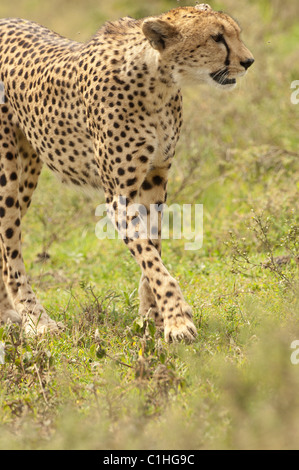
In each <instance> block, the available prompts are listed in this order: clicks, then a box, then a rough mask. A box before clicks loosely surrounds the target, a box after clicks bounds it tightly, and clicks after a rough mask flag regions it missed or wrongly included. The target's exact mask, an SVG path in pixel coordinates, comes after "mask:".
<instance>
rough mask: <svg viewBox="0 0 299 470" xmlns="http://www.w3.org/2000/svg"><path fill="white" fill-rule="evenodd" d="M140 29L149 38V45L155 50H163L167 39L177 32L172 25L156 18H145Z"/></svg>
mask: <svg viewBox="0 0 299 470" xmlns="http://www.w3.org/2000/svg"><path fill="white" fill-rule="evenodd" d="M142 31H143V34H144V36H145V37H146V38H147V39H148V40H149V42H150V45H151V46H152V47H153V48H154V49H156V50H157V51H163V50H164V49H165V48H166V47H167V42H168V40H169V39H171V38H173V37H175V36H176V35H177V34H178V31H177V29H176V28H175V27H174V26H172V25H171V24H170V23H168V22H167V21H163V20H160V19H158V18H147V19H146V20H144V21H143V23H142Z"/></svg>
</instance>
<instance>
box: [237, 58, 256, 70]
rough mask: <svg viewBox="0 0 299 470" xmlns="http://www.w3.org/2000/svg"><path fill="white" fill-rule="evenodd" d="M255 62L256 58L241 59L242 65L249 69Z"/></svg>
mask: <svg viewBox="0 0 299 470" xmlns="http://www.w3.org/2000/svg"><path fill="white" fill-rule="evenodd" d="M253 62H254V59H247V60H244V61H241V62H240V64H241V65H242V67H244V68H245V69H246V70H247V69H248V68H249V67H250V66H251V65H252V64H253Z"/></svg>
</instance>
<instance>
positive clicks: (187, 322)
mask: <svg viewBox="0 0 299 470" xmlns="http://www.w3.org/2000/svg"><path fill="white" fill-rule="evenodd" d="M120 173H122V172H120ZM141 174H142V172H141ZM137 175H138V173H137V172H136V173H135V177H134V179H132V178H129V179H128V180H126V179H125V178H124V179H123V178H119V184H120V185H122V186H123V188H122V189H120V188H119V189H118V188H115V189H114V191H113V192H114V194H113V196H112V198H111V196H110V194H111V192H112V191H111V190H110V191H108V193H107V202H108V203H109V212H110V215H112V216H113V217H114V222H115V225H116V227H117V228H118V230H120V231H121V233H122V235H123V238H124V242H125V243H126V244H127V246H128V248H129V250H130V252H131V253H132V255H133V256H134V258H135V259H136V261H137V262H138V264H139V265H140V267H141V269H142V275H143V277H142V280H141V287H140V289H141V294H142V295H144V297H143V298H142V301H141V308H143V309H144V311H145V310H146V309H147V307H148V306H149V308H152V309H153V310H154V311H155V309H156V308H157V312H158V317H160V314H161V316H162V317H163V321H164V334H165V339H166V341H168V342H170V341H180V340H186V341H193V340H194V339H195V337H196V336H197V333H196V328H195V326H194V324H193V322H192V310H191V307H190V306H189V305H188V304H187V303H186V301H185V300H184V297H183V295H182V292H181V290H180V287H179V285H178V283H177V281H176V280H175V279H174V278H173V277H172V276H171V275H170V274H169V272H168V271H167V269H166V267H165V266H164V264H163V262H162V260H161V256H160V241H159V242H157V245H156V246H155V242H154V241H153V240H151V238H150V236H149V235H148V234H146V235H145V233H144V228H142V227H143V226H144V224H143V222H142V220H141V217H140V215H137V216H136V215H134V214H133V212H134V209H133V212H132V210H131V208H130V205H131V204H133V203H134V204H136V203H137V204H140V202H142V200H139V198H138V195H142V194H143V190H145V188H146V187H147V185H149V184H150V185H152V187H153V188H154V187H155V188H156V191H157V194H159V192H160V194H161V195H162V193H163V191H162V190H160V191H159V188H162V187H163V186H166V178H165V175H166V171H165V170H164V171H163V172H162V173H161V174H158V173H155V172H153V173H151V172H149V173H147V176H146V177H145V176H143V179H142V180H140V179H139V178H138V177H137ZM122 176H123V175H122ZM128 182H129V186H130V188H129V189H128V187H125V183H127V185H126V186H128ZM145 191H146V190H145ZM154 193H155V191H153V194H154ZM141 197H142V196H141ZM145 200H146V197H144V198H143V202H145ZM153 202H158V201H157V200H156V201H153ZM131 207H132V206H131ZM134 207H135V206H134ZM137 212H138V211H137ZM119 215H120V216H121V220H120V218H119ZM158 230H159V228H158ZM124 234H125V235H124ZM146 282H147V283H146ZM149 288H150V289H151V292H152V297H151V295H150V293H149ZM145 296H146V297H145ZM154 305H155V307H154ZM144 311H143V312H142V313H144Z"/></svg>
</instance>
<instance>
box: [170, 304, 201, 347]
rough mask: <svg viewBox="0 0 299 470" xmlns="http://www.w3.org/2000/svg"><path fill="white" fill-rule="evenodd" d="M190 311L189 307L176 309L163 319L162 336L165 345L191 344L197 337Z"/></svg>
mask: <svg viewBox="0 0 299 470" xmlns="http://www.w3.org/2000/svg"><path fill="white" fill-rule="evenodd" d="M191 318H192V311H191V308H190V307H189V306H187V307H178V308H177V309H176V312H172V314H171V315H168V316H167V315H166V318H165V319H164V323H165V329H164V336H165V340H166V342H167V343H171V342H179V341H184V342H186V343H191V342H193V341H194V340H195V339H196V337H197V331H196V328H195V326H194V323H193V321H192V319H191Z"/></svg>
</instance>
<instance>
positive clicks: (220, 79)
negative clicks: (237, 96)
mask: <svg viewBox="0 0 299 470" xmlns="http://www.w3.org/2000/svg"><path fill="white" fill-rule="evenodd" d="M227 75H228V71H227V70H218V72H213V73H210V77H211V78H212V79H213V80H214V81H215V82H216V83H219V85H235V84H236V83H237V81H236V79H235V78H228V77H227Z"/></svg>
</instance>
